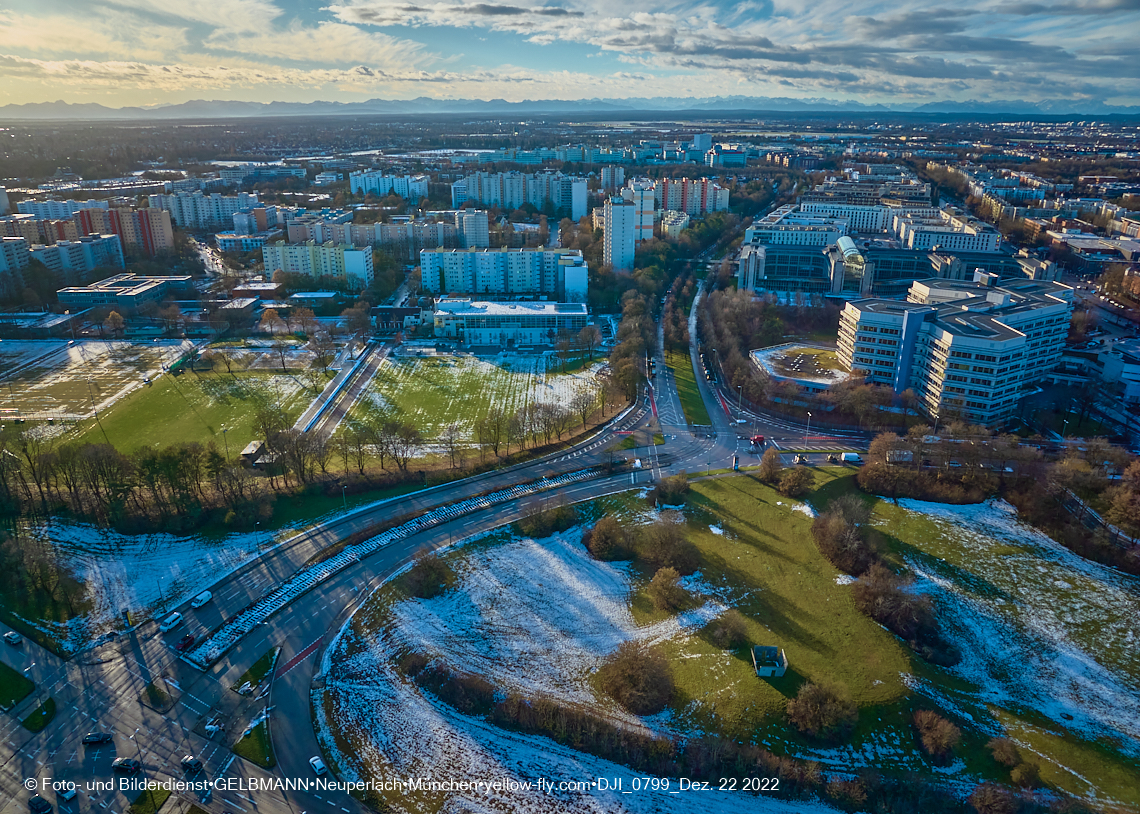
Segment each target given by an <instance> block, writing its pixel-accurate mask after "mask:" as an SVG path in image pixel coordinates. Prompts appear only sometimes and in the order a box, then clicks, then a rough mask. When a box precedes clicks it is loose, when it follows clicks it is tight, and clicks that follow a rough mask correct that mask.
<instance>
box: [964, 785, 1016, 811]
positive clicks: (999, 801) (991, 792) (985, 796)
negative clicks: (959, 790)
mask: <svg viewBox="0 0 1140 814" xmlns="http://www.w3.org/2000/svg"><path fill="white" fill-rule="evenodd" d="M969 802H970V805H972V806H973V807H974V811H976V812H978V814H1014V812H1015V811H1016V810H1017V806H1016V805H1015V802H1014V799H1013V797H1011V796H1010V793H1009V792H1008V791H1006V790H1005V789H1003V788H1002V787H1001V786H999V785H997V784H995V783H983V784H982V785H980V786H978V787H977V788H976V789H974V790H973V792H971V794H970V797H969Z"/></svg>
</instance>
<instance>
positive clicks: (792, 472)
mask: <svg viewBox="0 0 1140 814" xmlns="http://www.w3.org/2000/svg"><path fill="white" fill-rule="evenodd" d="M776 488H777V489H779V491H780V494H781V495H787V496H788V497H802V496H803V495H806V494H807V493H808V492H810V491H811V490H812V489H814V488H815V474H814V473H813V472H812V471H811V470H810V469H808V468H806V467H796V468H795V469H788V470H786V471H785V472H784V473H783V474H782V475H780V485H779V486H778V487H776Z"/></svg>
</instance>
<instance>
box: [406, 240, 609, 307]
mask: <svg viewBox="0 0 1140 814" xmlns="http://www.w3.org/2000/svg"><path fill="white" fill-rule="evenodd" d="M588 279H589V266H588V265H587V264H586V261H585V259H584V258H583V257H582V253H581V252H580V251H577V250H572V249H460V250H454V249H452V250H446V249H431V250H428V249H425V250H423V251H421V252H420V284H421V286H422V287H423V289H424V290H425V291H430V292H432V293H436V294H470V295H476V296H480V297H487V298H495V299H505V298H510V297H519V296H522V297H538V296H543V295H545V296H547V297H554V298H556V299H558V300H559V301H561V302H585V301H586V296H587V293H588Z"/></svg>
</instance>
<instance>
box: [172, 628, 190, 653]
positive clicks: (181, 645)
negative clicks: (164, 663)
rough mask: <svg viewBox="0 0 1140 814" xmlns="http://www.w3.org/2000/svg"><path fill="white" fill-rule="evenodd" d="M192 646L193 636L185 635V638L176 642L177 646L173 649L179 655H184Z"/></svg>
mask: <svg viewBox="0 0 1140 814" xmlns="http://www.w3.org/2000/svg"><path fill="white" fill-rule="evenodd" d="M192 644H194V634H193V633H187V634H186V635H185V636H183V637H182V638H181V639H179V640H178V644H176V645H174V649H175V650H177V651H178V652H179V653H184V652H185V651H187V650H189V649H190V645H192Z"/></svg>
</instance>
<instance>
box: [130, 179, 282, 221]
mask: <svg viewBox="0 0 1140 814" xmlns="http://www.w3.org/2000/svg"><path fill="white" fill-rule="evenodd" d="M302 172H303V171H302ZM257 205H258V201H257V195H256V194H252V193H248V192H239V193H237V194H236V195H223V194H222V193H220V192H211V193H210V194H208V195H207V194H205V193H203V192H175V193H172V194H170V195H151V196H150V208H151V209H161V210H164V211H166V212H169V213H170V220H171V222H172V223H174V224H175V225H176V226H179V227H181V228H183V229H217V228H219V227H226V226H229V225H230V224H232V223H233V220H234V214H235V213H237V212H241V211H242V210H246V209H253V208H254V207H256V206H257Z"/></svg>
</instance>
